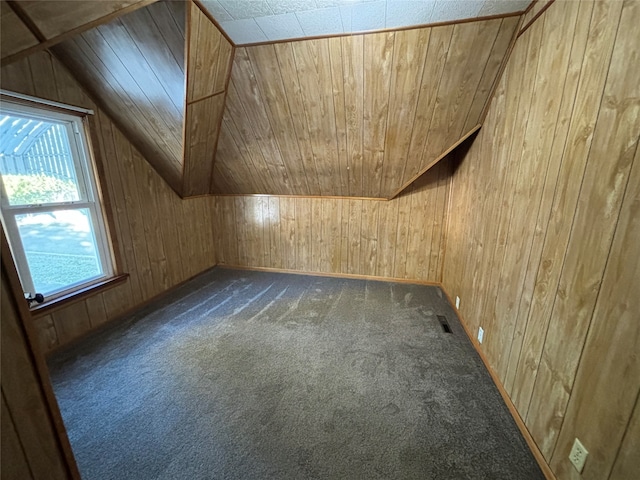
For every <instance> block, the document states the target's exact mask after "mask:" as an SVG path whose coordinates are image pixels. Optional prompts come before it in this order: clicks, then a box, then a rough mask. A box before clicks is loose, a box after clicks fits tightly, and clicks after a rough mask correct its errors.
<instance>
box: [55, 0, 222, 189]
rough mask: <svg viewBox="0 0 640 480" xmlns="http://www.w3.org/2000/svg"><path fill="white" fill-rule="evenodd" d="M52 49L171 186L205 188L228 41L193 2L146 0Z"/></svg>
mask: <svg viewBox="0 0 640 480" xmlns="http://www.w3.org/2000/svg"><path fill="white" fill-rule="evenodd" d="M185 43H188V52H189V54H188V56H187V57H185ZM52 51H53V52H54V53H55V55H56V56H57V57H58V58H59V59H60V60H61V61H62V62H63V63H64V64H65V65H66V66H67V67H68V68H69V69H70V70H71V71H72V72H74V74H75V76H76V78H77V79H78V80H79V81H80V83H82V84H83V85H84V86H85V88H86V89H87V90H88V91H89V92H91V93H92V94H93V96H94V97H95V98H96V99H98V101H99V103H100V104H101V105H102V106H103V108H104V109H105V111H106V112H107V113H108V114H109V115H110V116H111V117H112V118H113V119H114V120H115V121H116V123H117V124H118V125H119V126H120V127H121V128H122V129H123V131H124V132H126V134H127V136H128V137H129V139H130V140H131V142H132V143H133V144H134V145H136V147H137V148H138V149H139V150H140V151H141V152H142V153H143V155H144V156H145V158H146V159H147V160H148V161H149V163H151V165H152V166H153V167H154V168H155V169H156V171H157V172H158V173H159V174H160V175H161V176H162V177H163V178H164V179H165V180H166V181H167V183H169V185H171V187H172V188H173V189H174V190H175V191H176V192H177V193H178V194H180V195H181V196H183V197H188V196H194V195H203V194H209V193H211V175H212V169H213V161H214V154H215V146H216V141H217V137H218V127H219V125H220V120H221V116H222V111H223V106H224V92H225V86H226V81H227V78H228V73H229V68H230V59H231V54H232V47H231V44H230V43H229V42H228V41H227V40H226V39H225V38H224V37H223V36H222V34H221V33H220V31H219V30H218V29H217V28H216V26H215V25H214V24H213V23H212V22H211V20H209V19H208V18H207V17H206V16H205V15H204V14H203V13H202V12H201V11H200V9H199V8H198V7H197V6H196V5H195V4H193V3H192V2H183V1H167V2H157V3H153V4H151V5H149V6H147V7H145V8H141V9H139V10H136V11H135V12H132V13H130V14H128V15H125V16H123V17H121V18H119V19H116V20H114V21H112V22H109V23H107V24H104V25H101V26H98V27H96V28H93V29H91V30H88V31H86V32H84V33H82V34H80V35H77V36H74V37H73V38H70V39H68V40H65V41H64V42H62V43H60V44H58V45H56V46H54V47H52Z"/></svg>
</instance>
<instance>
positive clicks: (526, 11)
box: [522, 0, 540, 15]
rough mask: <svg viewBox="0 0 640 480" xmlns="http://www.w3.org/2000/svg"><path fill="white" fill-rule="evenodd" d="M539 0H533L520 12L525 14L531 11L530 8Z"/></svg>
mask: <svg viewBox="0 0 640 480" xmlns="http://www.w3.org/2000/svg"><path fill="white" fill-rule="evenodd" d="M539 1H540V0H533V1H532V2H531V3H530V4H529V6H528V7H527V8H526V9H525V10H524V12H522V15H526V14H527V13H529V12H530V11H531V9H532V8H533V7H534V6H535V4H536V3H538V2H539Z"/></svg>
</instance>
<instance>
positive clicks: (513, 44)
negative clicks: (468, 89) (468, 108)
mask: <svg viewBox="0 0 640 480" xmlns="http://www.w3.org/2000/svg"><path fill="white" fill-rule="evenodd" d="M531 5H533V3H532V4H531ZM523 20H524V14H523V15H521V16H520V20H518V25H517V26H516V29H515V30H514V32H513V38H511V43H509V48H507V53H505V55H504V58H503V59H502V64H501V65H500V68H499V69H498V73H497V75H496V78H495V79H494V80H493V85H491V91H490V92H489V95H488V96H487V101H486V102H485V104H484V107H483V108H482V113H481V114H480V120H479V122H480V125H482V124H483V123H484V120H485V118H487V114H488V113H489V108H490V107H491V103H492V102H493V97H494V96H495V94H496V91H497V90H498V85H500V80H502V75H503V74H504V71H505V70H506V69H507V64H508V63H509V58H511V53H512V52H513V49H514V48H515V47H516V42H517V41H518V37H519V36H520V34H519V33H518V32H519V31H520V27H521V25H522V22H523Z"/></svg>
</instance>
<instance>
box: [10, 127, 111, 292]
mask: <svg viewBox="0 0 640 480" xmlns="http://www.w3.org/2000/svg"><path fill="white" fill-rule="evenodd" d="M0 135H1V136H0V173H1V174H2V184H3V197H4V198H3V217H4V220H5V225H6V226H7V229H8V230H9V231H11V230H12V229H13V230H14V232H13V233H14V235H13V238H12V237H11V235H9V236H10V239H11V241H12V246H13V248H14V249H15V247H16V245H15V243H16V242H20V250H21V251H22V252H23V253H24V258H26V262H27V264H28V265H27V267H28V275H30V277H31V278H30V281H31V282H32V285H33V288H35V291H36V292H38V293H42V294H43V295H45V296H46V295H47V294H50V293H51V292H56V291H61V290H64V289H65V288H67V287H69V286H70V285H74V284H78V283H82V282H85V281H87V280H89V279H92V278H95V277H98V276H101V275H102V273H103V272H102V266H101V263H100V257H99V252H98V246H97V242H96V236H95V233H94V228H93V225H94V222H93V221H92V219H91V210H90V209H89V208H80V207H83V206H85V205H83V200H84V199H83V198H82V197H83V194H82V191H81V189H80V187H79V182H78V172H77V165H76V162H74V158H73V154H72V149H71V147H70V144H69V130H68V129H67V127H66V126H65V125H64V124H62V123H55V122H45V121H42V120H38V119H33V118H28V117H26V116H25V117H20V116H17V115H2V116H0ZM9 216H10V218H7V217H9ZM15 230H17V232H15ZM15 233H17V235H15ZM16 237H17V238H16ZM18 258H20V256H18ZM19 270H20V267H19ZM24 272H25V269H24V268H22V271H21V277H24V276H25V274H24ZM25 288H26V286H25ZM32 293H35V292H32Z"/></svg>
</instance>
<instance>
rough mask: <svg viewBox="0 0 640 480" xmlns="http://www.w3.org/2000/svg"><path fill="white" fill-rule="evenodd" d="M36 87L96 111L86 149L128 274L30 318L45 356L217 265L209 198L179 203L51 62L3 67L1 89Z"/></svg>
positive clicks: (43, 57)
mask: <svg viewBox="0 0 640 480" xmlns="http://www.w3.org/2000/svg"><path fill="white" fill-rule="evenodd" d="M32 66H34V67H36V66H37V68H34V71H36V72H38V76H34V75H33V74H32V69H31V68H30V67H32ZM40 84H43V85H45V84H48V85H54V86H55V91H54V90H52V89H51V88H50V87H47V91H48V92H49V93H48V94H49V95H53V97H54V98H51V100H55V101H59V102H63V103H69V104H72V105H78V106H81V107H85V108H91V109H93V110H94V111H95V112H96V114H95V116H94V117H93V119H92V126H94V127H95V128H94V129H93V131H92V140H93V142H92V143H93V147H94V150H95V152H96V156H97V157H98V158H97V160H98V161H99V162H100V163H101V165H102V171H103V173H104V177H103V178H100V183H101V185H102V188H103V189H105V190H106V191H107V193H108V197H109V199H110V200H111V202H110V209H111V214H112V217H113V220H114V222H113V223H114V224H113V231H112V232H111V233H112V234H113V235H114V236H115V237H116V241H117V244H118V246H119V251H120V255H121V258H120V259H119V260H120V265H119V266H120V268H121V272H122V273H129V279H128V280H127V281H126V282H125V283H124V284H121V285H118V286H117V287H114V288H111V289H109V290H106V291H105V292H103V293H102V294H100V295H99V296H98V297H93V298H91V299H90V300H85V301H81V302H79V303H76V304H73V305H71V306H69V307H65V308H64V309H61V310H58V311H56V312H54V313H53V314H52V315H51V316H44V317H42V318H38V319H36V320H35V322H34V325H35V326H36V328H37V330H38V336H39V338H40V339H41V342H42V344H41V347H42V349H43V350H44V351H48V350H49V349H51V348H54V347H57V346H59V345H63V344H64V343H66V342H68V341H71V340H73V339H75V338H77V337H78V336H80V335H83V334H84V333H86V332H87V331H89V330H90V329H92V328H94V327H95V326H97V325H98V324H102V323H103V322H104V321H108V320H111V319H113V318H115V317H117V316H118V315H120V314H122V313H123V312H125V311H127V310H131V309H132V308H134V307H135V306H136V305H138V304H140V303H142V302H144V301H146V300H148V299H150V298H151V297H153V296H154V295H156V294H158V293H161V292H162V291H164V290H166V289H167V288H169V287H171V286H172V285H175V284H177V283H179V282H181V281H183V280H185V279H186V278H188V277H189V276H192V275H195V274H196V273H199V272H202V271H203V270H205V269H207V268H209V267H211V266H213V265H214V264H215V262H216V259H215V252H214V250H213V240H212V233H211V232H212V231H213V217H212V215H211V207H210V206H211V205H212V201H211V199H208V198H199V199H193V200H188V201H183V200H180V199H179V197H177V196H176V195H175V194H174V193H173V192H172V191H171V189H170V188H169V187H168V186H167V185H166V183H165V182H164V181H163V179H162V178H160V176H158V175H157V174H156V173H155V171H154V170H153V169H152V168H151V167H150V166H149V165H148V163H147V162H146V161H145V160H144V159H143V157H142V156H141V155H140V154H139V153H138V152H137V151H136V150H135V149H133V148H132V146H131V144H130V143H129V142H128V140H127V139H126V138H125V137H124V135H122V133H121V132H120V131H119V130H118V129H117V127H115V126H114V125H113V123H112V122H111V120H110V118H109V117H108V116H107V115H106V114H105V113H104V111H102V110H101V109H100V108H98V107H97V106H96V105H95V103H93V102H92V101H91V100H90V99H89V98H88V97H87V96H86V95H85V94H84V92H83V91H82V89H81V88H80V86H79V85H78V83H77V82H76V81H75V80H74V79H73V77H72V76H71V75H70V74H69V73H68V72H67V71H66V69H65V68H64V67H63V66H62V65H61V64H60V63H59V62H58V61H57V60H56V59H55V58H52V57H51V56H50V55H49V54H48V53H46V52H42V53H38V54H34V55H32V56H30V57H28V58H27V59H25V60H21V61H18V62H15V63H12V64H11V65H9V66H7V67H3V68H2V72H1V85H2V88H6V89H8V90H13V91H17V92H21V93H25V94H28V95H35V94H36V91H43V90H42V88H40V87H38V89H36V88H35V85H40ZM185 204H186V205H189V207H188V208H184V205H185ZM193 206H196V207H197V208H193ZM232 231H233V230H232ZM172 232H173V233H172ZM194 238H199V240H198V241H196V242H194V241H193V239H194ZM177 266H178V267H179V268H176V267H177Z"/></svg>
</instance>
